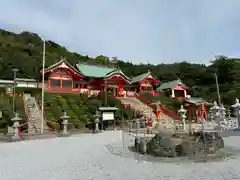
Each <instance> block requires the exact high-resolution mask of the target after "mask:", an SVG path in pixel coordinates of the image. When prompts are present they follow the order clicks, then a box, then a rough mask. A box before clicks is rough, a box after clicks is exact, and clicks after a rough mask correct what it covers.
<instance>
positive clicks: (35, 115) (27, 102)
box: [23, 94, 49, 134]
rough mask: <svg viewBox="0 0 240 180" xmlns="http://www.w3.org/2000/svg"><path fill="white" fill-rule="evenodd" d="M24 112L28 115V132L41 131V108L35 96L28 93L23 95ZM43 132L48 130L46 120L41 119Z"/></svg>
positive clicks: (37, 132) (35, 132) (36, 132)
mask: <svg viewBox="0 0 240 180" xmlns="http://www.w3.org/2000/svg"><path fill="white" fill-rule="evenodd" d="M23 100H24V108H25V113H26V115H27V116H28V134H39V133H40V132H41V110H40V108H39V105H38V103H37V100H36V98H35V97H32V96H31V95H30V94H24V95H23ZM43 129H44V132H46V131H49V128H48V126H47V123H46V121H45V120H44V121H43Z"/></svg>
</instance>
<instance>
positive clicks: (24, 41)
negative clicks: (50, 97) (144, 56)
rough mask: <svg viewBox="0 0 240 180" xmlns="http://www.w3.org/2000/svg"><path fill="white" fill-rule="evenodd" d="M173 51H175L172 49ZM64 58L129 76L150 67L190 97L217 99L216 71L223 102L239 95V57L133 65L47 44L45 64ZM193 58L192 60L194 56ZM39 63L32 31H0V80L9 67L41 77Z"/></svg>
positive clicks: (36, 39)
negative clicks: (187, 91) (185, 88)
mask: <svg viewBox="0 0 240 180" xmlns="http://www.w3.org/2000/svg"><path fill="white" fill-rule="evenodd" d="M173 53H174V52H173ZM62 57H65V58H66V59H67V60H68V61H69V62H70V63H72V64H75V63H76V62H77V61H81V62H87V63H90V64H101V65H108V66H118V67H119V68H120V69H122V71H123V72H124V73H126V75H128V76H130V77H132V76H135V75H139V74H141V73H145V72H146V71H148V70H150V71H152V73H153V74H154V75H155V76H156V77H158V78H159V79H160V80H161V81H162V82H166V81H170V80H174V79H176V78H180V79H182V80H183V82H184V83H185V84H186V85H187V86H189V88H190V92H191V94H192V96H201V97H205V98H206V99H209V100H213V99H216V97H217V93H216V85H215V78H214V75H213V73H214V72H216V73H217V74H218V80H219V84H220V93H221V96H222V100H223V102H224V103H225V104H229V103H230V104H231V103H233V102H234V99H235V98H236V97H237V96H240V86H239V85H240V58H239V59H238V58H235V59H233V58H228V57H225V56H218V57H216V59H214V60H211V59H210V60H209V61H211V65H210V66H205V65H202V64H192V63H187V62H181V63H173V64H162V63H161V59H159V64H158V65H151V64H140V65H135V64H132V63H130V62H125V61H124V60H120V59H117V58H116V57H112V58H109V57H106V56H104V55H99V56H98V57H96V58H90V57H88V56H83V55H80V54H78V53H72V52H69V51H68V50H67V49H66V48H65V47H62V46H60V45H59V44H57V43H55V42H53V41H47V43H46V67H47V66H49V65H52V64H53V63H55V62H57V61H59V60H60V59H61V58H62ZM193 61H194V59H193ZM41 66H42V40H41V38H40V37H39V36H38V35H37V34H34V33H30V32H22V33H20V34H15V33H12V32H8V31H5V30H0V79H12V78H13V73H12V68H13V67H17V68H19V69H20V71H19V72H18V74H17V76H18V77H21V78H36V79H40V73H39V72H40V70H41V68H42V67H41Z"/></svg>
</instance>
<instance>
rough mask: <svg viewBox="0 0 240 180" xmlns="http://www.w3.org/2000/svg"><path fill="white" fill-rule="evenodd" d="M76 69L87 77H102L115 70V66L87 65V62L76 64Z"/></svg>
mask: <svg viewBox="0 0 240 180" xmlns="http://www.w3.org/2000/svg"><path fill="white" fill-rule="evenodd" d="M76 67H77V69H78V70H79V71H80V72H81V73H82V74H83V75H84V76H88V77H98V78H103V77H105V76H107V75H108V74H109V73H111V72H113V71H116V70H117V69H115V68H109V67H100V66H95V65H87V64H81V63H79V64H77V65H76Z"/></svg>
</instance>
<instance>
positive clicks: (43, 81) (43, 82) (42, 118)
mask: <svg viewBox="0 0 240 180" xmlns="http://www.w3.org/2000/svg"><path fill="white" fill-rule="evenodd" d="M45 49H46V44H45V40H43V57H42V103H41V105H42V108H41V109H42V114H41V134H43V122H44V88H45V75H44V73H45Z"/></svg>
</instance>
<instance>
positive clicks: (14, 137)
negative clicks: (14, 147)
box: [9, 136, 22, 142]
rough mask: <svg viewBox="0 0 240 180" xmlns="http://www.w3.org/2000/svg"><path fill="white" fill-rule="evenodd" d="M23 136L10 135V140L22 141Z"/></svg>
mask: <svg viewBox="0 0 240 180" xmlns="http://www.w3.org/2000/svg"><path fill="white" fill-rule="evenodd" d="M21 140H22V138H21V137H20V136H10V137H9V141H10V142H17V141H21Z"/></svg>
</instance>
